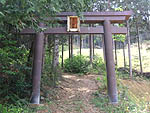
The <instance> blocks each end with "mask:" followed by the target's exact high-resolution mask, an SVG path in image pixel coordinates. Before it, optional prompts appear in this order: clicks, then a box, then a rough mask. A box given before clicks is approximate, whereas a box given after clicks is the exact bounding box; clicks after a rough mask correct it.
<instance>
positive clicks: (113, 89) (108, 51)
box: [104, 20, 118, 104]
mask: <svg viewBox="0 0 150 113" xmlns="http://www.w3.org/2000/svg"><path fill="white" fill-rule="evenodd" d="M112 40H113V39H112V31H111V22H110V21H109V20H105V21H104V43H105V57H106V71H107V89H108V97H109V100H110V102H111V103H112V104H115V103H118V93H117V84H116V77H115V63H114V56H113V45H112Z"/></svg>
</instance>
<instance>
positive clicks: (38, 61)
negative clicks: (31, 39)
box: [30, 23, 44, 104]
mask: <svg viewBox="0 0 150 113" xmlns="http://www.w3.org/2000/svg"><path fill="white" fill-rule="evenodd" d="M39 26H40V27H44V24H43V23H40V24H39ZM43 44H44V33H43V32H40V33H36V37H35V50H34V60H33V78H32V95H31V100H30V101H31V103H32V104H40V80H41V70H42V54H43V52H42V51H43Z"/></svg>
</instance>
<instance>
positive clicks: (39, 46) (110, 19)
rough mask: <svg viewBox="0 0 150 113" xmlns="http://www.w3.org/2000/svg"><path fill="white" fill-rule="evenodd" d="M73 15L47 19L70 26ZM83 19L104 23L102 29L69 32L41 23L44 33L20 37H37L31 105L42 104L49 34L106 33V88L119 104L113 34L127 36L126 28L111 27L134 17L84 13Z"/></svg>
mask: <svg viewBox="0 0 150 113" xmlns="http://www.w3.org/2000/svg"><path fill="white" fill-rule="evenodd" d="M75 15H76V14H75V13H74V12H62V13H60V14H58V15H57V16H56V17H55V18H47V20H51V19H57V21H58V22H60V23H61V24H66V23H67V16H75ZM82 15H83V17H84V18H83V19H80V23H81V24H82V23H84V24H95V23H102V24H103V26H97V27H80V31H79V32H68V31H67V27H58V28H48V27H46V26H45V25H44V23H39V27H42V28H46V30H45V31H43V32H38V33H37V32H35V31H34V30H33V29H28V28H27V29H23V30H22V31H21V32H20V34H21V35H33V34H34V35H36V37H35V51H34V60H33V67H32V71H33V76H32V77H33V78H32V79H33V81H32V95H31V103H32V104H39V103H40V80H41V69H42V51H43V43H44V37H45V35H48V34H104V43H105V57H106V70H107V87H108V97H109V100H110V102H111V103H117V102H118V93H117V85H116V77H115V63H114V57H113V45H112V34H127V28H126V27H117V26H112V25H111V24H112V23H124V22H125V21H127V20H128V19H129V17H130V16H131V15H132V11H122V12H83V13H82Z"/></svg>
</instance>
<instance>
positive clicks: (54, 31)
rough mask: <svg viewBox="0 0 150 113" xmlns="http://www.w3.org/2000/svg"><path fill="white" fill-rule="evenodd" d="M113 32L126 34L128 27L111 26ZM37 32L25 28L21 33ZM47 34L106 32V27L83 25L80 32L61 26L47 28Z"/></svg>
mask: <svg viewBox="0 0 150 113" xmlns="http://www.w3.org/2000/svg"><path fill="white" fill-rule="evenodd" d="M111 30H112V34H126V33H127V28H126V27H117V26H111ZM35 33H36V32H35V31H34V30H33V29H28V28H27V29H23V30H22V31H21V32H20V34H21V35H27V34H28V35H30V34H35ZM44 33H45V34H104V27H103V26H97V27H81V28H80V32H67V28H66V27H59V28H47V30H45V31H44Z"/></svg>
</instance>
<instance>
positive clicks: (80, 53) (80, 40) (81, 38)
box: [80, 35, 82, 56]
mask: <svg viewBox="0 0 150 113" xmlns="http://www.w3.org/2000/svg"><path fill="white" fill-rule="evenodd" d="M81 48H82V37H81V35H80V56H81Z"/></svg>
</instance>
